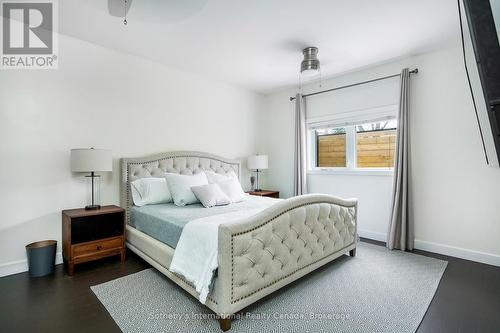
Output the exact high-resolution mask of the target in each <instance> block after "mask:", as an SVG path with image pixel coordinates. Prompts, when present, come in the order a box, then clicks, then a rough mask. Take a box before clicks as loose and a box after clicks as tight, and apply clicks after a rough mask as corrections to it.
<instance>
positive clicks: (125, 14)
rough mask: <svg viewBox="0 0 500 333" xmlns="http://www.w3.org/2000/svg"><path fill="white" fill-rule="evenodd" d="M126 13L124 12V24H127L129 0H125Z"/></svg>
mask: <svg viewBox="0 0 500 333" xmlns="http://www.w3.org/2000/svg"><path fill="white" fill-rule="evenodd" d="M124 5H125V13H124V14H123V25H127V23H128V22H127V0H124Z"/></svg>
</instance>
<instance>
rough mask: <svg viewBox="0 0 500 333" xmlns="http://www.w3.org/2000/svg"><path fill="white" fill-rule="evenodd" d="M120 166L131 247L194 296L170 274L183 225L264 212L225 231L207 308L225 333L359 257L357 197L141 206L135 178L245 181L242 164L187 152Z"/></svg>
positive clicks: (220, 234) (181, 280)
mask: <svg viewBox="0 0 500 333" xmlns="http://www.w3.org/2000/svg"><path fill="white" fill-rule="evenodd" d="M121 166H122V181H121V187H120V188H121V204H122V207H124V208H125V209H126V218H127V228H126V230H127V234H126V237H127V241H126V244H127V247H128V248H129V249H130V250H131V251H133V252H134V253H136V254H137V255H139V256H140V257H141V258H143V259H144V260H146V261H147V262H148V263H150V264H151V265H152V266H153V267H155V268H156V269H158V270H159V271H160V272H161V273H163V274H164V275H166V276H167V277H168V278H170V279H171V280H172V281H173V282H175V283H176V284H178V285H179V286H180V287H181V288H183V289H185V290H186V291H187V292H188V293H190V294H191V295H192V296H194V297H198V293H197V292H196V290H195V288H194V287H193V285H192V283H190V282H189V281H187V280H186V279H185V278H183V277H182V276H180V275H177V274H175V273H172V272H171V271H170V270H169V269H168V268H169V267H170V263H171V261H172V258H173V256H174V251H175V246H176V244H177V241H178V240H179V237H180V235H181V233H182V230H183V228H184V226H185V225H186V224H187V223H188V222H190V221H191V220H192V219H196V218H199V217H203V216H207V214H210V215H214V214H215V215H216V214H224V213H226V212H228V211H235V210H239V209H241V210H244V209H249V207H252V208H255V207H260V208H259V212H258V213H256V214H255V215H251V216H248V217H245V218H243V219H239V220H237V221H234V222H231V223H222V224H220V225H219V226H218V241H217V242H218V252H217V261H218V268H217V273H216V277H215V279H214V280H213V284H212V288H211V291H210V293H209V294H208V297H207V299H206V302H205V305H206V306H207V307H208V308H210V309H211V310H212V311H214V312H215V313H216V314H217V315H218V316H219V318H220V319H219V321H220V325H221V329H222V330H224V331H225V330H228V329H230V327H231V321H230V320H231V316H232V315H233V314H236V313H237V312H238V311H240V310H242V309H243V308H245V307H247V306H248V305H250V304H252V303H254V302H256V301H257V300H260V299H261V298H263V297H265V296H267V295H269V294H270V293H272V292H273V291H275V290H278V289H280V288H282V287H284V286H286V285H287V284H289V283H291V282H292V281H295V280H297V279H299V278H300V277H302V276H304V275H305V274H307V273H309V272H311V271H313V270H315V269H316V268H318V267H320V266H322V265H324V264H326V263H328V262H330V261H332V260H334V259H336V258H338V257H339V256H342V255H344V254H346V253H349V254H350V255H351V256H354V255H355V253H356V241H357V223H356V215H357V201H356V200H355V199H349V200H345V199H340V198H337V197H334V196H330V195H322V194H309V195H303V196H297V197H293V198H289V199H285V200H279V199H271V198H257V197H251V198H250V197H249V200H247V201H245V203H241V205H239V204H231V205H229V206H226V207H224V208H220V207H215V208H202V207H201V206H200V205H188V206H185V207H173V204H162V205H151V206H144V207H135V206H134V205H133V202H132V197H131V193H130V192H131V191H130V183H131V182H132V181H134V180H136V179H139V178H144V177H162V176H163V175H164V174H165V173H166V172H170V173H180V174H195V173H199V172H203V171H213V172H216V173H218V174H222V175H225V174H227V173H229V172H233V171H234V173H235V174H236V175H238V177H239V178H241V162H240V161H239V160H231V159H226V158H222V157H219V156H216V155H212V154H208V153H203V152H190V151H183V152H167V153H162V154H158V155H154V156H148V157H144V158H123V159H122V160H121ZM262 199H263V200H262ZM268 200H273V201H268ZM238 205H239V206H238ZM221 216H222V215H221ZM165 222H168V223H165Z"/></svg>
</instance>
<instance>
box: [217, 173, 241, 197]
mask: <svg viewBox="0 0 500 333" xmlns="http://www.w3.org/2000/svg"><path fill="white" fill-rule="evenodd" d="M217 185H219V187H220V189H221V190H222V192H224V193H225V194H226V195H227V196H228V197H229V199H230V200H231V203H235V202H241V201H245V200H246V199H247V198H248V195H247V194H246V193H245V192H244V191H243V189H242V188H241V184H240V182H239V181H238V179H237V178H233V179H230V180H226V181H223V182H220V183H218V184H217Z"/></svg>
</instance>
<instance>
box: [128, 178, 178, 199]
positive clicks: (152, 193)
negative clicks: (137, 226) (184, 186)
mask: <svg viewBox="0 0 500 333" xmlns="http://www.w3.org/2000/svg"><path fill="white" fill-rule="evenodd" d="M130 189H131V191H132V200H133V201H134V205H136V206H145V205H154V204H160V203H167V202H172V195H171V194H170V191H169V190H168V185H167V181H166V180H165V178H140V179H137V180H134V181H133V182H132V183H130Z"/></svg>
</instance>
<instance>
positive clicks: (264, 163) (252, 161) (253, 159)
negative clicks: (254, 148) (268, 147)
mask: <svg viewBox="0 0 500 333" xmlns="http://www.w3.org/2000/svg"><path fill="white" fill-rule="evenodd" d="M247 167H248V168H249V169H250V170H254V171H255V172H256V173H257V185H256V186H255V190H254V191H255V192H260V191H262V189H261V188H260V186H259V173H260V172H262V170H265V169H267V167H268V158H267V155H252V156H249V157H248V161H247Z"/></svg>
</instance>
